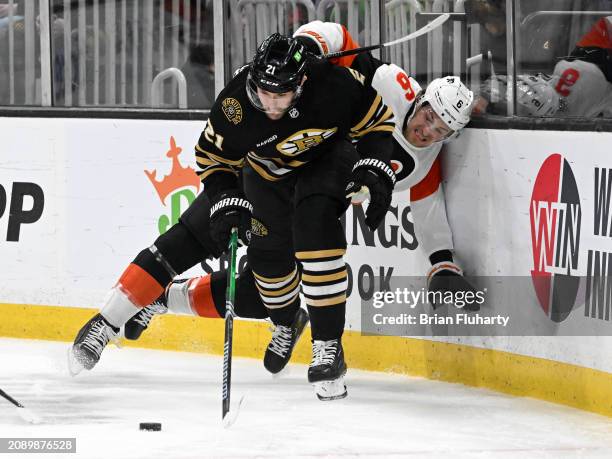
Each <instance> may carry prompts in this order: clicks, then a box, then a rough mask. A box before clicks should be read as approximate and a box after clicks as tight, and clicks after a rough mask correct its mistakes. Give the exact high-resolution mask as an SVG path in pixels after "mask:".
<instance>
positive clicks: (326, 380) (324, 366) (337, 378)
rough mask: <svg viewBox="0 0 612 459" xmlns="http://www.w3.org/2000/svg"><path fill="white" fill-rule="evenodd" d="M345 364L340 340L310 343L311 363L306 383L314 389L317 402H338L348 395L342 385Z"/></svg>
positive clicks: (344, 386)
mask: <svg viewBox="0 0 612 459" xmlns="http://www.w3.org/2000/svg"><path fill="white" fill-rule="evenodd" d="M345 374H346V363H345V362H344V350H343V349H342V343H341V342H340V340H337V339H334V340H330V341H320V340H315V341H313V342H312V361H311V362H310V366H309V367H308V382H309V383H311V384H312V385H313V386H314V388H315V393H316V394H317V397H318V398H319V400H323V401H328V400H338V399H341V398H344V397H346V396H347V395H348V392H347V390H346V385H345V384H344V375H345Z"/></svg>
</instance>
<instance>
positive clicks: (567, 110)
mask: <svg viewBox="0 0 612 459" xmlns="http://www.w3.org/2000/svg"><path fill="white" fill-rule="evenodd" d="M552 84H554V85H555V91H557V93H558V94H559V95H560V96H561V97H562V98H563V99H562V100H564V101H565V103H564V110H563V112H562V113H561V114H562V115H566V116H582V117H587V118H593V117H596V116H599V115H602V114H603V115H604V116H611V115H612V83H610V82H609V81H608V80H607V79H606V77H605V75H604V74H603V72H602V71H601V69H600V68H599V67H598V66H597V65H595V64H593V63H591V62H585V61H581V60H573V61H566V60H562V61H559V62H558V63H557V65H556V66H555V70H554V78H553V80H552Z"/></svg>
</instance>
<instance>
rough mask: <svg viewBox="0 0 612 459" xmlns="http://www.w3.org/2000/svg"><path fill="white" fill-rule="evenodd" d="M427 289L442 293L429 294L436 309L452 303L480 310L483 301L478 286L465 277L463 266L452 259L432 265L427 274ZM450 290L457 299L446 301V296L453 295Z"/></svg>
mask: <svg viewBox="0 0 612 459" xmlns="http://www.w3.org/2000/svg"><path fill="white" fill-rule="evenodd" d="M427 290H428V291H429V292H439V293H440V295H428V298H430V300H431V301H432V303H431V306H432V307H433V308H434V309H436V308H438V307H440V306H444V305H445V304H447V305H448V304H450V305H453V306H455V307H457V308H462V309H464V310H466V311H479V310H480V303H481V302H482V301H481V300H480V299H479V297H478V295H477V294H476V293H477V290H476V288H474V286H473V285H472V284H470V283H469V282H468V281H467V280H466V279H465V277H463V271H462V270H461V268H460V267H459V266H457V265H456V264H455V263H453V262H452V261H442V262H440V263H436V264H435V265H433V266H432V267H431V269H430V270H429V273H428V274H427ZM448 292H451V293H452V297H453V298H454V299H455V301H453V302H448V301H444V299H445V298H446V299H449V298H450V297H451V295H449V294H448ZM467 292H471V293H469V294H467Z"/></svg>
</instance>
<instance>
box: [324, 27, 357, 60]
mask: <svg viewBox="0 0 612 459" xmlns="http://www.w3.org/2000/svg"><path fill="white" fill-rule="evenodd" d="M356 48H359V45H358V44H357V42H356V41H355V40H353V37H351V34H350V33H349V31H348V30H346V27H344V26H342V49H341V50H340V51H348V50H350V49H356ZM356 57H357V55H356V54H353V55H352V56H344V57H337V58H335V59H330V62H331V63H332V64H336V65H341V66H342V67H350V66H351V65H353V61H354V60H355V58H356Z"/></svg>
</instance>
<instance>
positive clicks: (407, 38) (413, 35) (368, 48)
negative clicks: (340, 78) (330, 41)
mask: <svg viewBox="0 0 612 459" xmlns="http://www.w3.org/2000/svg"><path fill="white" fill-rule="evenodd" d="M448 18H450V14H448V13H444V14H441V15H440V16H438V17H437V18H436V19H434V20H433V21H431V22H429V23H427V24H426V25H424V26H423V27H421V28H420V29H419V30H415V31H414V32H412V33H410V34H408V35H406V36H404V37H402V38H398V39H397V40H393V41H388V42H387V43H381V44H379V45H371V46H364V47H363V48H355V49H349V50H347V51H337V52H335V53H329V54H326V55H324V56H322V57H324V58H326V59H332V58H336V57H344V56H351V55H353V54H359V53H364V52H366V51H372V50H373V49H382V48H387V47H389V46H393V45H398V44H400V43H404V42H406V41H410V40H414V39H415V38H417V37H420V36H421V35H425V34H426V33H429V32H431V31H432V30H434V29H436V28H437V27H440V26H441V25H442V24H444V23H445V22H446V21H448Z"/></svg>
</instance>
